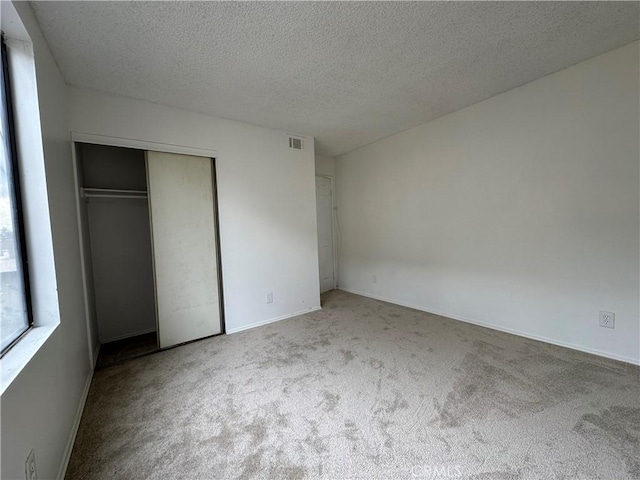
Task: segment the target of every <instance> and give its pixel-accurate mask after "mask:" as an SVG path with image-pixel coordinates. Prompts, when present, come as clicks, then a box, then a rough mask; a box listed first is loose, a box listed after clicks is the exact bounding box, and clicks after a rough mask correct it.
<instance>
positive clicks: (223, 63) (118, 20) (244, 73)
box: [34, 2, 638, 156]
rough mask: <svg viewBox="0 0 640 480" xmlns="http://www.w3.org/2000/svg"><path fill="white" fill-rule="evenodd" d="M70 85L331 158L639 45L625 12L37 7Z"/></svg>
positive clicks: (465, 5) (631, 16) (410, 5)
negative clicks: (305, 142)
mask: <svg viewBox="0 0 640 480" xmlns="http://www.w3.org/2000/svg"><path fill="white" fill-rule="evenodd" d="M34 7H35V11H36V15H37V18H38V20H39V22H40V24H41V26H42V29H43V32H44V34H45V37H46V38H47V40H48V42H49V44H50V45H51V48H52V50H53V53H54V56H55V58H56V60H57V62H58V65H60V68H61V70H62V72H63V74H64V76H65V79H66V80H67V82H68V83H70V84H72V85H76V86H81V87H87V88H93V89H96V90H101V91H106V92H111V93H116V94H119V95H126V96H130V97H134V98H138V99H143V100H149V101H152V102H157V103H162V104H166V105H171V106H175V107H180V108H186V109H188V110H193V111H198V112H203V113H208V114H211V115H215V116H217V117H222V118H230V119H234V120H240V121H245V122H248V123H253V124H256V125H261V126H265V127H270V128H276V129H280V130H290V131H293V132H300V133H303V134H306V135H312V136H314V137H316V142H317V145H316V146H317V149H318V151H319V152H320V153H323V154H326V155H330V156H335V155H338V154H342V153H345V152H347V151H349V150H352V149H354V148H356V147H359V146H362V145H365V144H367V143H370V142H372V141H375V140H379V139H381V138H383V137H386V136H389V135H391V134H394V133H397V132H400V131H402V130H405V129H407V128H410V127H413V126H416V125H420V124H422V123H424V122H427V121H429V120H433V119H434V118H437V117H439V116H442V115H444V114H447V113H450V112H452V111H455V110H458V109H460V108H463V107H465V106H468V105H470V104H472V103H476V102H478V101H480V100H483V99H486V98H488V97H490V96H492V95H495V94H497V93H500V92H503V91H506V90H508V89H511V88H514V87H516V86H518V85H522V84H524V83H526V82H529V81H531V80H534V79H537V78H540V77H542V76H544V75H546V74H549V73H552V72H554V71H557V70H560V69H562V68H565V67H567V66H569V65H572V64H575V63H578V62H580V61H582V60H585V59H587V58H590V57H593V56H595V55H597V54H600V53H603V52H606V51H609V50H611V49H613V48H616V47H619V46H621V45H624V44H626V43H629V42H631V41H633V40H635V39H637V38H638V3H637V2H627V3H617V2H585V3H582V2H380V3H377V2H376V3H371V2H283V3H279V2H131V3H126V2H36V3H34Z"/></svg>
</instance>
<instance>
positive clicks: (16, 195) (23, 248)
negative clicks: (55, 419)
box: [0, 32, 34, 358]
mask: <svg viewBox="0 0 640 480" xmlns="http://www.w3.org/2000/svg"><path fill="white" fill-rule="evenodd" d="M1 37H2V38H1V42H0V43H1V44H2V45H1V50H2V78H1V79H0V81H2V85H3V87H4V88H3V93H4V99H3V100H4V101H3V103H4V106H5V109H6V112H3V115H4V114H6V117H7V118H6V122H7V125H6V126H7V132H6V140H5V143H6V147H5V145H3V146H2V148H7V150H8V156H9V158H8V162H7V163H9V164H10V166H11V182H10V190H11V195H12V197H13V199H12V200H13V202H14V212H13V213H14V215H15V217H14V221H15V227H16V228H17V232H14V236H15V237H16V240H17V243H16V260H19V261H18V262H16V263H17V265H19V274H20V277H21V280H22V285H23V294H24V302H25V308H26V317H27V318H26V320H27V326H26V328H25V329H24V331H22V332H21V333H20V335H18V336H17V337H16V338H14V339H13V340H12V341H11V342H10V343H9V344H7V346H6V347H4V348H2V349H1V351H0V358H2V357H3V356H4V355H5V354H6V353H8V352H9V351H10V350H11V348H12V347H14V346H15V345H16V344H17V343H18V342H19V341H20V340H21V339H22V338H23V337H24V336H25V335H26V334H27V333H28V332H29V331H30V330H31V329H32V328H33V326H34V323H33V307H32V303H31V288H30V282H29V261H28V257H27V238H26V233H25V224H24V216H23V212H24V210H23V205H22V189H21V185H20V165H19V159H18V149H17V142H16V135H15V116H14V115H15V111H14V108H13V96H12V88H11V78H10V73H9V53H8V50H7V45H6V43H5V35H4V32H2V33H1Z"/></svg>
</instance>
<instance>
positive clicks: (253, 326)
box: [226, 306, 322, 335]
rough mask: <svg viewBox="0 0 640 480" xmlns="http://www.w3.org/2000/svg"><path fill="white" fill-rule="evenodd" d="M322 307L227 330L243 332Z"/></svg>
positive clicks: (229, 332) (230, 332) (228, 331)
mask: <svg viewBox="0 0 640 480" xmlns="http://www.w3.org/2000/svg"><path fill="white" fill-rule="evenodd" d="M321 308H322V307H320V306H317V307H311V308H309V309H307V310H301V311H299V312H295V313H291V314H289V315H283V316H281V317H275V318H270V319H269V320H263V321H261V322H256V323H250V324H249V325H243V326H242V327H237V328H228V329H227V331H226V334H227V335H231V334H232V333H238V332H242V331H243V330H249V329H251V328H256V327H261V326H262V325H267V324H269V323H274V322H279V321H280V320H286V319H287V318H292V317H297V316H298V315H304V314H305V313H311V312H316V311H318V310H320V309H321Z"/></svg>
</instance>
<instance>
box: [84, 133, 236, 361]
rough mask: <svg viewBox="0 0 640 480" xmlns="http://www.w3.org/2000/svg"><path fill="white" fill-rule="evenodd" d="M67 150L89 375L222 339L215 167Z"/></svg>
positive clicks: (111, 149)
mask: <svg viewBox="0 0 640 480" xmlns="http://www.w3.org/2000/svg"><path fill="white" fill-rule="evenodd" d="M73 145H74V154H75V162H74V163H75V169H76V172H75V175H76V180H77V186H78V197H77V198H78V203H77V204H78V217H79V228H80V232H79V234H80V242H81V252H82V264H83V265H82V267H83V282H84V293H85V303H86V315H87V324H88V335H89V338H90V342H91V344H92V345H94V348H95V350H94V358H92V362H94V364H95V367H96V368H103V367H106V366H109V365H113V364H115V363H119V362H121V361H123V360H128V359H131V358H136V357H139V356H143V355H148V354H150V353H153V352H156V351H158V350H160V349H166V348H171V347H174V346H177V345H181V344H183V343H189V342H191V341H194V340H198V339H202V338H206V337H210V336H214V335H218V334H221V333H224V315H223V308H222V278H221V272H220V270H221V269H220V252H219V247H218V245H219V228H218V211H217V199H216V185H215V183H216V175H215V160H214V159H213V158H209V157H201V156H193V155H182V154H175V153H163V152H158V151H147V150H140V149H136V148H128V147H120V146H111V145H101V144H93V143H82V142H77V141H76V142H74V144H73ZM96 342H97V344H96ZM96 354H97V358H95V355H96Z"/></svg>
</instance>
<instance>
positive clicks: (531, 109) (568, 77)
mask: <svg viewBox="0 0 640 480" xmlns="http://www.w3.org/2000/svg"><path fill="white" fill-rule="evenodd" d="M638 45H639V44H638V42H635V43H633V44H630V45H627V46H625V47H622V48H619V49H617V50H614V51H612V52H609V53H607V54H604V55H601V56H599V57H595V58H593V59H591V60H588V61H585V62H583V63H580V64H578V65H575V66H573V67H570V68H568V69H566V70H562V71H560V72H558V73H555V74H553V75H549V76H547V77H544V78H542V79H540V80H537V81H534V82H532V83H529V84H527V85H524V86H522V87H520V88H517V89H514V90H511V91H509V92H506V93H504V94H501V95H498V96H496V97H493V98H491V99H489V100H486V101H484V102H481V103H479V104H476V105H473V106H471V107H468V108H466V109H464V110H461V111H458V112H456V113H453V114H450V115H448V116H445V117H442V118H440V119H438V120H435V121H432V122H430V123H427V124H425V125H422V126H419V127H416V128H414V129H411V130H408V131H405V132H402V133H400V134H397V135H395V136H392V137H390V138H387V139H384V140H381V141H379V142H376V143H374V144H371V145H369V146H366V147H363V148H360V149H358V150H356V151H353V152H351V153H348V154H346V155H344V156H342V157H339V158H337V159H336V177H337V199H338V207H339V223H340V229H341V237H342V240H341V245H342V250H341V260H340V267H341V268H340V286H341V288H344V289H347V290H351V291H355V292H361V293H364V294H366V295H372V296H377V297H381V298H386V299H389V300H390V301H392V302H397V303H403V304H407V305H412V306H415V307H417V308H420V309H424V310H427V311H431V312H435V313H441V314H444V315H447V316H450V317H453V318H458V319H466V320H469V321H473V322H478V323H482V324H486V325H491V326H494V327H495V328H498V329H503V330H507V331H513V332H517V333H521V334H524V335H527V336H531V337H537V338H541V339H544V338H546V339H549V341H551V342H554V343H559V344H564V345H568V346H574V347H575V348H578V349H582V350H587V351H592V352H595V353H600V354H602V355H606V356H610V357H613V358H618V359H624V360H627V361H630V362H634V363H638V362H640V354H639V338H640V327H639V323H640V322H639V314H638V305H639V298H638V291H639V287H640V285H639V279H638V275H639V273H638V265H639V231H640V210H639V177H640V170H639V158H640V152H639V146H638V132H639V128H640V125H639V112H638V109H639V107H638V105H639V98H638V84H639V83H638V82H639V78H638ZM373 275H376V276H377V283H373V281H372V276H373ZM599 310H608V311H612V312H615V314H616V328H615V330H608V329H604V328H599V327H598V312H599Z"/></svg>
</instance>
